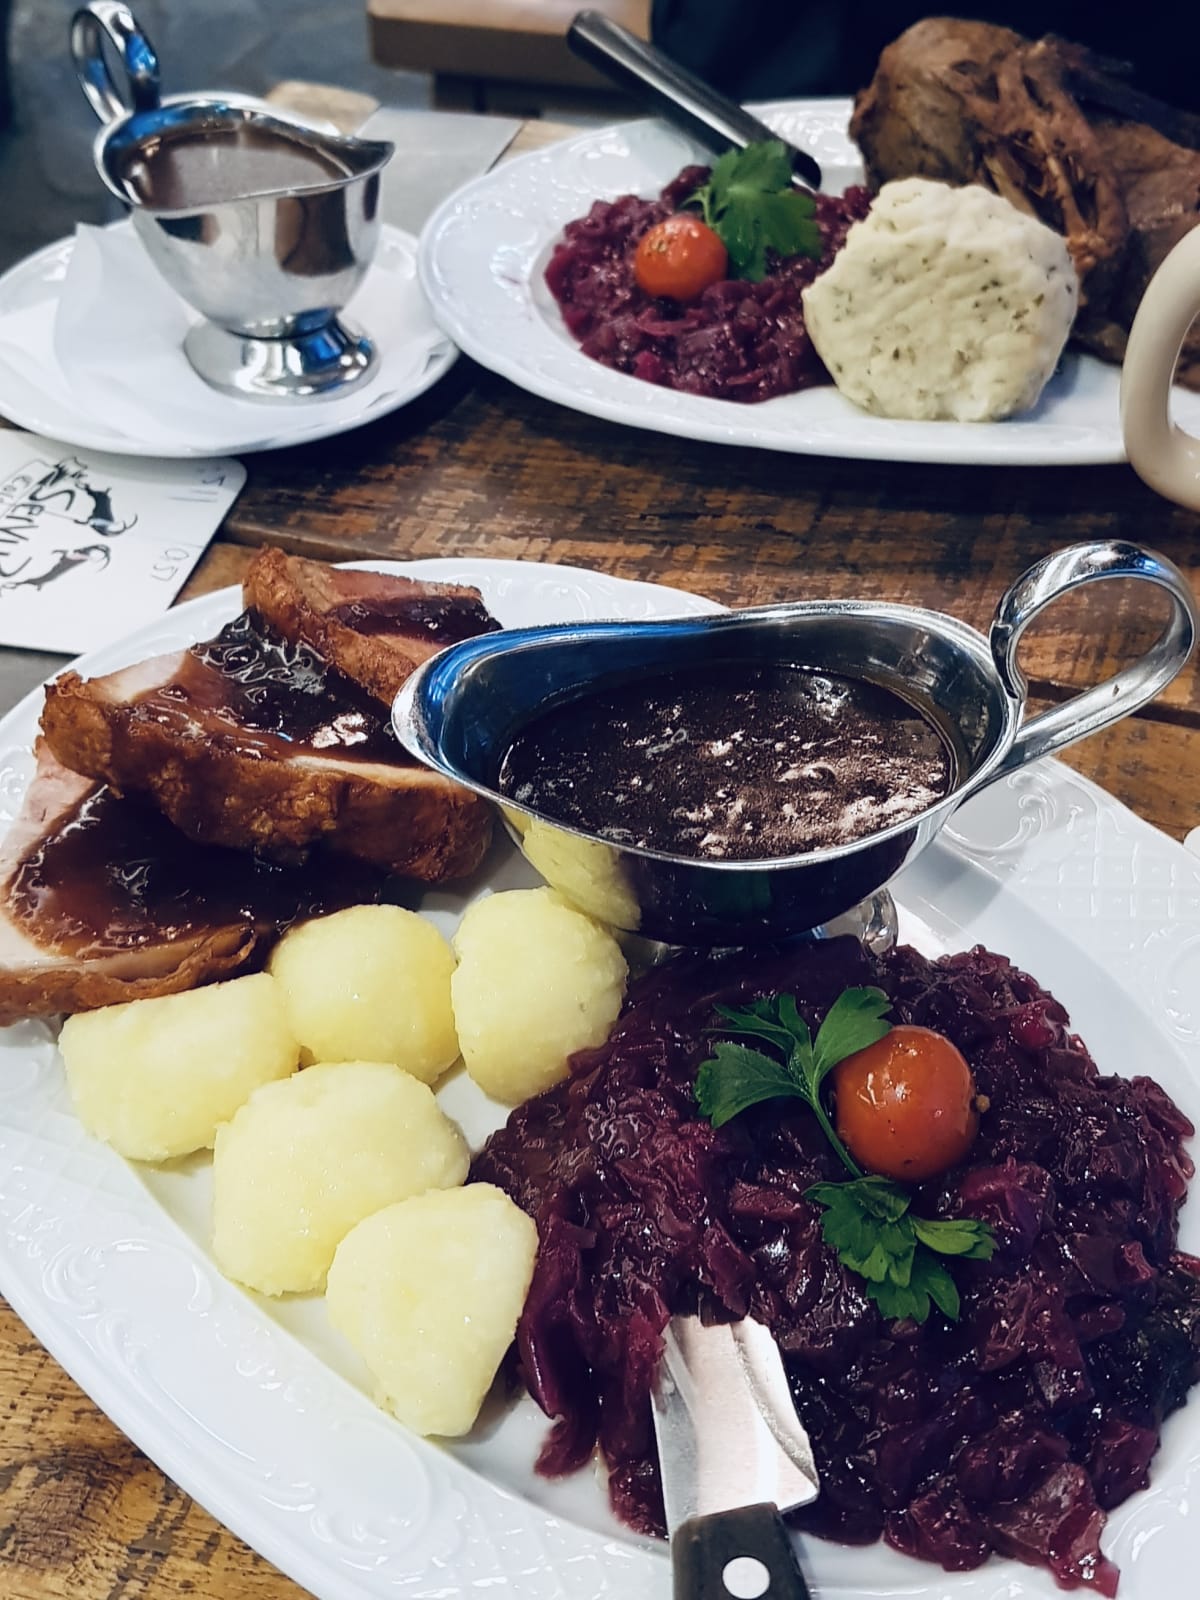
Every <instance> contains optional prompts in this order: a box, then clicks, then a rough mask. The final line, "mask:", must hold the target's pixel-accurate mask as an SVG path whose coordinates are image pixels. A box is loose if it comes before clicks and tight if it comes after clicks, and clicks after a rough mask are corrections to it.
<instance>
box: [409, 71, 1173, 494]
mask: <svg viewBox="0 0 1200 1600" xmlns="http://www.w3.org/2000/svg"><path fill="white" fill-rule="evenodd" d="M850 109H851V102H850V101H849V100H844V99H808V100H781V101H772V102H770V103H768V104H766V105H763V106H761V107H759V108H758V110H759V111H760V114H761V115H762V117H763V120H764V121H766V122H767V123H769V124H770V125H771V126H772V127H774V128H776V129H778V130H779V131H780V132H782V133H783V134H784V135H785V136H786V137H788V138H790V139H791V140H792V142H793V143H795V144H798V145H801V146H803V147H804V148H805V149H807V150H811V151H812V153H813V154H814V155H815V156H816V157H817V159H818V160H819V161H820V162H821V164H822V167H823V168H824V169H825V172H826V174H827V180H828V182H829V186H830V188H831V189H837V190H839V191H840V189H841V188H842V187H844V186H845V185H846V184H848V183H852V182H856V181H860V179H861V175H862V164H861V159H860V157H859V153H858V150H857V148H856V146H855V145H854V144H853V143H852V142H851V141H850V137H849V132H848V126H847V125H848V123H849V118H850ZM706 159H711V158H709V157H706V156H705V154H704V152H703V151H702V149H701V147H700V146H699V144H697V143H696V142H695V141H694V140H691V139H689V138H688V137H687V136H686V135H684V134H682V133H680V132H678V131H677V130H674V129H671V128H668V127H667V125H666V124H665V123H662V122H660V121H658V120H657V119H653V118H645V119H642V120H639V121H636V122H627V123H620V124H615V125H613V126H611V127H606V128H600V129H593V130H589V131H587V132H584V133H581V134H578V135H576V136H575V137H573V138H569V139H564V140H562V141H560V142H559V143H557V144H553V145H550V146H548V147H546V148H545V149H542V150H535V151H531V152H529V153H528V154H526V155H523V156H518V157H515V158H514V159H513V160H511V161H507V162H503V163H501V164H500V165H498V166H496V167H493V168H492V170H491V171H490V172H487V173H484V174H483V175H482V176H481V177H478V178H474V179H472V180H471V181H470V182H469V183H467V184H464V185H463V187H462V188H461V189H459V190H457V191H456V192H455V193H454V194H452V195H450V196H449V197H448V198H447V199H446V200H444V201H443V202H442V204H441V205H440V206H439V207H438V209H437V210H436V211H435V212H434V213H433V215H432V216H431V217H430V218H429V219H428V221H427V222H426V224H425V227H424V228H423V229H422V232H421V246H420V253H419V271H420V277H421V283H422V285H423V287H424V289H425V293H426V297H427V299H428V301H429V304H430V306H431V307H432V309H433V314H434V316H435V318H436V319H437V321H438V323H439V324H440V326H441V327H442V328H443V329H444V330H445V332H446V333H448V334H449V335H450V337H451V338H452V339H453V340H454V342H455V343H456V344H457V345H458V346H459V347H460V348H461V349H462V350H464V351H466V353H467V354H468V355H469V356H472V357H473V358H474V359H475V360H476V361H478V362H480V363H481V364H482V365H483V366H485V367H489V368H491V369H492V371H494V372H498V373H500V374H501V376H502V377H505V378H508V379H510V380H511V381H512V382H513V383H516V384H518V385H519V386H520V387H521V388H524V389H527V390H529V391H530V392H531V393H533V394H537V395H540V396H542V398H543V399H546V400H551V401H554V402H555V403H556V404H558V405H562V406H567V407H568V408H570V409H572V410H575V411H582V412H585V413H587V414H588V415H590V416H594V417H600V418H603V419H605V420H607V421H610V422H618V423H623V424H625V425H627V426H631V427H637V428H645V429H648V430H650V431H652V432H655V433H667V434H674V435H677V436H678V437H681V438H688V439H699V440H705V441H708V442H710V443H715V444H735V445H747V446H751V447H754V448H757V449H764V450H778V451H783V452H788V453H796V454H802V455H826V456H843V457H848V458H853V459H859V460H873V461H912V462H928V463H968V464H982V463H991V464H995V465H1000V466H1056V465H1061V466H1082V465H1098V464H1105V463H1112V462H1121V461H1124V460H1125V459H1126V456H1125V447H1124V443H1123V441H1122V437H1121V423H1120V415H1119V390H1120V372H1119V370H1118V369H1117V368H1115V367H1112V366H1109V365H1108V364H1107V363H1104V362H1101V361H1098V360H1096V358H1095V357H1093V356H1089V355H1082V354H1079V353H1078V352H1074V351H1069V352H1068V353H1067V354H1066V356H1065V357H1064V359H1063V362H1062V366H1061V369H1060V372H1059V373H1058V374H1057V375H1056V376H1055V378H1054V379H1053V380H1052V381H1051V384H1050V386H1049V388H1048V390H1047V392H1046V394H1045V395H1044V396H1043V398H1042V400H1041V401H1040V402H1039V404H1038V406H1037V408H1036V410H1035V411H1034V412H1033V413H1031V414H1029V415H1028V416H1025V417H1019V418H1014V419H1012V420H1010V421H1008V422H1002V423H955V422H908V421H900V420H895V419H887V418H883V417H872V416H869V415H868V414H867V413H866V412H863V411H860V410H859V409H858V408H857V407H856V406H853V405H852V404H851V403H850V402H849V401H847V400H845V399H843V398H842V396H841V395H839V394H838V393H837V391H836V390H834V389H833V388H832V386H823V387H819V388H814V389H808V390H805V391H803V392H802V393H800V394H794V395H782V396H779V397H778V398H776V399H774V400H768V401H764V402H762V403H761V404H758V405H739V404H737V403H736V402H734V401H727V400H711V399H708V398H706V397H704V396H700V395H684V394H679V393H677V392H675V391H672V390H669V389H662V388H658V387H656V386H655V385H653V384H649V383H644V382H642V381H641V380H640V379H638V378H633V377H629V376H627V375H626V374H624V373H618V372H613V371H611V370H609V369H608V368H606V367H602V366H601V365H600V364H599V363H598V362H595V361H592V360H591V359H589V357H587V356H585V355H584V354H583V353H582V351H581V350H580V349H579V348H578V346H577V345H576V344H575V342H574V340H573V339H572V338H571V337H570V335H569V334H567V332H566V330H565V329H564V328H563V325H562V322H561V318H560V317H559V316H558V313H557V309H556V308H555V306H554V304H553V301H552V299H551V297H550V295H549V293H548V291H546V290H545V289H544V286H543V285H542V284H541V282H540V270H539V269H540V265H541V263H542V262H543V260H544V259H545V257H546V255H547V254H548V252H549V248H550V245H551V243H552V242H553V240H554V239H555V238H556V237H557V235H558V233H559V231H560V230H561V228H562V226H563V224H564V223H565V222H567V221H569V220H570V219H571V218H573V217H578V216H582V215H584V214H585V213H586V211H587V210H588V207H589V206H590V205H591V203H592V201H593V200H594V199H596V198H608V199H611V198H614V197H615V196H616V195H618V194H622V193H628V192H630V191H633V192H636V193H639V194H647V193H652V192H653V191H654V189H655V188H658V187H661V186H662V185H663V184H664V183H666V182H667V181H668V180H669V179H670V178H673V177H674V176H675V174H676V173H677V172H678V171H679V170H680V168H681V167H683V166H684V165H686V164H687V163H688V162H691V161H696V160H706ZM1173 403H1174V406H1175V408H1176V409H1177V410H1178V412H1179V414H1180V420H1181V421H1183V422H1184V423H1185V425H1187V426H1189V427H1192V428H1193V430H1194V429H1195V427H1196V426H1197V425H1200V395H1198V394H1193V393H1190V392H1188V391H1186V390H1183V389H1180V388H1176V390H1175V398H1174V402H1173Z"/></svg>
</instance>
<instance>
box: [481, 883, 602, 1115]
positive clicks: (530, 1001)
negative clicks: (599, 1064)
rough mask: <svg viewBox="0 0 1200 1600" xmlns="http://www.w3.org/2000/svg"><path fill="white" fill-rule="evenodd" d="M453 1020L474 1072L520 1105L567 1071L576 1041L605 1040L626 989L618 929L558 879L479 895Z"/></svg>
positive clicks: (488, 1089)
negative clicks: (586, 908) (579, 907)
mask: <svg viewBox="0 0 1200 1600" xmlns="http://www.w3.org/2000/svg"><path fill="white" fill-rule="evenodd" d="M454 949H455V953H456V954H457V956H458V967H457V969H456V970H455V973H454V976H453V978H452V979H451V980H450V991H451V994H452V995H453V998H454V1020H455V1024H456V1026H457V1029H458V1039H459V1044H460V1045H461V1047H462V1053H463V1060H464V1061H465V1063H466V1067H467V1071H468V1072H469V1073H470V1074H471V1077H472V1078H473V1079H474V1080H475V1082H476V1083H477V1084H478V1085H479V1087H480V1088H481V1089H482V1090H483V1091H484V1093H485V1094H489V1095H491V1096H492V1097H493V1098H494V1099H496V1100H503V1101H506V1102H507V1103H508V1104H510V1105H515V1104H516V1103H517V1102H518V1101H521V1100H525V1099H528V1097H529V1096H530V1095H534V1094H540V1093H541V1091H542V1090H543V1089H548V1088H549V1087H550V1085H551V1084H553V1083H557V1082H558V1081H559V1079H560V1078H563V1077H565V1076H566V1072H567V1058H568V1057H569V1056H570V1055H572V1054H573V1053H574V1052H575V1051H576V1050H583V1049H585V1048H587V1047H588V1046H590V1045H598V1044H602V1043H603V1042H604V1040H605V1039H606V1038H607V1037H608V1034H609V1030H610V1029H611V1028H612V1025H613V1023H614V1022H615V1021H616V1020H617V1015H618V1013H619V1012H620V1009H621V1000H622V997H623V995H624V992H625V978H626V970H627V969H626V966H625V957H624V956H623V955H622V954H621V948H620V946H619V945H618V944H617V941H616V940H615V939H614V938H613V936H612V934H611V933H609V932H608V930H607V929H606V928H602V927H601V926H600V924H599V923H598V922H593V921H592V919H591V918H590V917H587V916H585V915H584V914H583V912H582V911H576V910H575V909H574V908H573V907H572V906H569V905H567V903H566V902H565V901H564V900H563V899H562V898H561V897H560V896H559V895H558V894H556V893H555V891H554V890H553V889H510V890H507V891H505V892H503V893H501V894H493V895H489V896H488V897H487V899H485V900H479V901H476V903H475V904H474V905H473V906H471V907H470V908H469V910H468V911H467V914H466V915H465V916H464V917H463V919H462V922H461V923H460V924H459V928H458V932H457V933H456V934H455V936H454Z"/></svg>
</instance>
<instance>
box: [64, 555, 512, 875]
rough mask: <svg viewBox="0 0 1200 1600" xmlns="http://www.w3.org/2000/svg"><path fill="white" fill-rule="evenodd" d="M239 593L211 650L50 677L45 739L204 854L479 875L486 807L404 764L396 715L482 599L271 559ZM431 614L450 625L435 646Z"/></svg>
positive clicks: (475, 619)
mask: <svg viewBox="0 0 1200 1600" xmlns="http://www.w3.org/2000/svg"><path fill="white" fill-rule="evenodd" d="M349 579H353V580H354V581H353V582H350V583H343V580H349ZM246 599H247V601H248V603H249V604H250V605H251V606H253V607H254V609H251V610H248V611H246V612H245V613H244V614H243V615H242V616H240V617H239V618H237V620H236V621H234V622H231V623H230V624H229V625H228V626H227V627H226V628H223V629H222V631H221V632H220V633H219V634H218V635H217V637H216V638H215V639H212V640H209V641H207V642H206V643H203V644H197V645H194V646H192V647H191V648H190V649H187V650H180V651H175V652H173V653H171V654H169V655H163V656H157V657H155V658H153V659H152V660H149V661H144V662H141V663H139V664H138V665H137V666H133V667H128V668H126V669H124V670H123V671H120V672H114V673H109V674H108V675H107V676H105V677H101V678H92V679H87V680H85V679H83V678H81V677H80V676H79V675H78V674H77V673H73V672H68V673H64V674H63V676H62V677H60V678H59V679H58V680H57V681H56V682H55V683H53V684H51V685H50V687H49V688H48V690H47V692H46V706H45V711H44V713H43V716H42V728H43V731H44V733H45V736H46V739H47V741H48V743H49V745H50V747H51V749H52V750H53V751H54V753H55V755H56V756H57V757H58V759H59V760H60V761H61V762H63V764H64V765H66V766H67V767H69V768H71V770H72V771H75V772H80V773H83V774H85V775H86V776H88V777H89V778H93V779H95V780H97V781H100V782H103V783H106V784H108V785H110V786H111V787H112V788H113V789H114V790H116V791H117V792H119V793H121V794H136V795H144V796H147V797H149V798H150V799H152V800H153V801H154V803H155V804H156V805H157V806H159V807H160V809H161V810H162V811H163V813H164V814H165V815H166V816H167V817H168V818H169V819H170V820H171V822H173V823H174V824H175V826H176V827H177V828H179V829H181V830H182V831H183V832H184V833H185V834H187V835H188V837H189V838H192V839H195V840H198V841H201V842H203V843H206V844H216V845H223V846H228V847H232V848H240V849H248V850H254V851H256V852H259V853H261V854H265V855H268V856H271V857H274V858H276V859H284V860H287V859H296V858H298V857H301V856H303V855H304V854H305V853H306V852H307V851H308V850H310V849H312V848H313V847H314V846H316V845H322V846H325V847H327V848H328V849H329V850H331V851H333V852H335V853H337V854H340V855H345V856H350V857H353V858H355V859H357V860H360V861H365V862H369V863H370V864H372V865H374V866H378V867H382V868H384V869H385V870H386V871H388V872H394V873H399V874H402V875H404V876H406V877H411V878H417V879H420V880H422V881H424V882H429V883H436V882H440V881H442V880H443V879H447V878H459V877H463V876H465V875H467V874H469V873H470V872H472V871H473V870H474V869H475V867H477V866H478V865H479V863H480V861H481V860H482V858H483V855H484V853H485V851H486V849H487V846H488V842H489V839H490V836H491V812H490V809H489V808H488V806H487V805H486V803H485V802H484V801H482V800H480V799H479V798H478V797H477V796H476V795H473V794H471V793H470V792H469V791H467V790H465V789H462V788H460V787H458V786H457V785H456V784H452V783H450V782H448V781H447V780H446V779H444V778H442V777H440V776H439V775H438V774H436V773H433V772H430V771H428V770H427V769H426V768H424V767H422V766H419V765H418V764H416V763H414V762H412V761H411V760H409V758H408V757H407V756H406V755H405V754H404V752H403V751H402V750H401V748H400V746H399V744H398V743H397V742H396V739H395V736H394V735H393V733H392V731H391V724H390V718H389V708H390V702H391V698H392V695H393V694H394V692H395V689H396V688H398V687H399V684H400V683H401V682H402V681H403V679H404V677H405V676H407V674H408V672H410V671H411V670H412V668H413V667H414V666H415V665H416V663H417V662H418V661H419V660H422V659H424V658H425V657H426V656H428V655H429V654H431V653H432V652H433V651H434V650H436V649H438V648H440V647H441V645H442V644H443V643H445V642H448V638H449V636H450V635H451V634H453V635H454V636H455V637H466V636H469V635H470V634H472V633H478V632H482V631H484V630H485V629H490V628H494V627H495V626H496V624H495V623H494V622H493V620H492V619H491V617H489V616H488V614H487V612H486V610H485V609H484V608H483V604H482V601H481V600H480V597H479V595H478V594H477V593H476V591H474V590H461V589H460V590H456V589H452V588H451V587H450V586H444V585H438V586H436V588H435V589H434V590H433V591H432V592H431V593H426V586H424V585H414V584H413V583H412V582H411V581H409V580H406V579H398V578H390V577H384V576H381V575H379V574H375V573H344V572H339V571H337V570H336V569H333V568H328V567H322V566H321V565H320V564H319V563H315V562H295V561H290V560H289V559H288V558H286V557H278V556H276V555H275V554H273V553H271V554H268V555H265V556H263V557H260V558H259V559H258V560H257V561H256V562H255V564H254V565H253V566H252V567H251V569H250V575H249V577H248V579H247V585H246ZM260 603H261V610H260V609H259V605H260ZM439 608H440V611H439ZM435 611H436V612H439V614H442V615H444V616H445V617H446V618H451V617H452V618H453V621H452V623H451V622H450V621H447V622H446V623H445V626H444V628H443V632H442V634H441V635H439V634H438V633H437V631H436V630H434V631H431V629H430V625H429V617H430V616H431V615H432V614H433V613H434V612H435ZM414 612H415V613H416V619H415V620H414ZM268 619H269V620H268ZM326 652H328V654H327V653H326ZM334 661H336V662H337V663H338V665H334V664H333V663H334ZM351 674H353V675H351Z"/></svg>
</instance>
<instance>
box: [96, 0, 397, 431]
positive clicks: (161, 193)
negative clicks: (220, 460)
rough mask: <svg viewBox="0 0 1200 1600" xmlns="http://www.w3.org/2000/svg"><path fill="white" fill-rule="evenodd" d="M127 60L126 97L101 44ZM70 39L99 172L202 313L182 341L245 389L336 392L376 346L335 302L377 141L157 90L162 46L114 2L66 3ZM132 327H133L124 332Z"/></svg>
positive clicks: (367, 229) (378, 158)
mask: <svg viewBox="0 0 1200 1600" xmlns="http://www.w3.org/2000/svg"><path fill="white" fill-rule="evenodd" d="M106 39H107V40H108V42H109V44H110V45H111V47H112V48H113V49H114V50H115V51H116V53H117V54H118V56H119V58H120V60H121V63H122V65H123V67H124V70H125V75H126V85H125V89H124V96H123V95H122V93H121V91H119V90H118V88H117V86H116V84H114V82H113V79H112V76H111V74H110V73H109V70H108V65H107V63H106V61H105V58H104V42H105V40H106ZM71 51H72V54H73V56H74V59H75V67H76V71H77V72H78V75H79V80H80V84H81V86H82V88H83V92H84V94H85V95H86V96H87V99H88V103H89V104H90V105H91V107H92V109H93V110H94V111H95V113H96V115H97V117H99V119H100V121H101V123H102V124H103V126H102V128H101V130H100V132H99V133H98V134H97V135H96V141H95V145H94V147H93V156H94V159H95V164H96V170H97V172H98V173H99V175H100V177H101V178H102V179H103V181H104V183H105V184H106V185H107V186H108V188H109V189H110V190H111V191H112V193H113V194H115V195H116V196H117V198H118V199H119V200H121V201H123V202H124V204H125V205H127V206H128V207H129V208H130V213H131V216H132V220H133V226H134V228H135V229H136V231H137V233H138V236H139V238H140V239H141V240H142V242H143V244H144V245H145V247H146V250H147V252H148V254H149V256H150V258H151V260H152V261H153V262H154V264H155V266H156V267H157V268H158V270H159V272H161V274H162V275H163V277H164V278H165V279H166V280H167V282H168V283H169V284H170V285H171V287H172V288H173V289H174V290H175V292H176V293H177V294H178V295H180V296H181V298H182V299H184V300H186V301H187V302H188V304H189V305H191V306H194V307H195V309H196V310H197V311H199V312H200V313H201V315H202V316H203V317H204V319H205V320H204V321H203V322H199V323H197V324H196V325H195V326H194V327H193V328H192V329H191V330H190V331H189V332H188V334H187V337H186V339H185V341H184V350H185V351H186V354H187V357H188V360H189V361H190V362H191V364H192V366H193V367H194V368H195V370H196V371H197V372H198V373H199V374H200V376H201V377H202V378H204V380H205V381H206V382H207V383H209V384H211V385H212V386H213V387H214V388H215V389H219V390H221V391H222V392H223V393H227V394H232V395H236V396H238V397H239V398H241V399H243V400H264V401H271V400H275V401H279V400H282V401H296V400H302V399H306V398H311V399H317V398H320V397H334V396H336V395H338V394H340V393H343V392H344V391H345V388H346V386H347V385H349V384H356V383H361V382H362V381H363V380H364V379H365V378H366V377H367V375H368V374H369V373H370V372H371V371H372V370H373V369H374V367H375V364H376V360H377V356H376V351H375V349H374V347H373V346H372V344H371V342H370V340H369V339H368V338H367V337H366V336H365V335H364V334H362V333H360V332H359V331H358V330H356V329H355V328H353V327H351V326H350V325H349V324H347V323H346V322H344V321H342V320H341V319H340V318H339V316H338V313H339V312H340V311H341V309H342V307H343V306H344V305H345V304H346V302H347V301H348V300H349V299H350V297H351V296H352V295H353V294H354V292H355V290H356V289H357V288H358V287H359V285H360V283H361V282H362V280H363V277H364V276H365V274H366V271H367V268H368V267H369V266H370V264H371V260H372V258H373V256H374V254H375V249H376V246H377V244H378V241H379V233H380V217H379V181H380V178H379V175H380V172H381V171H382V169H383V167H384V166H385V165H386V163H387V162H388V161H389V159H390V158H391V156H392V153H393V148H394V147H393V146H392V145H391V144H389V143H387V142H386V141H384V140H374V139H354V138H349V137H346V136H343V135H341V134H338V133H334V132H332V131H329V130H327V129H321V128H315V127H312V126H310V125H309V124H307V123H305V122H302V121H299V120H297V119H294V118H291V117H287V116H285V115H281V114H280V113H279V112H277V111H274V110H272V109H271V108H269V107H267V106H265V105H263V104H262V103H261V102H259V101H256V100H251V99H247V98H245V97H244V96H240V95H213V94H203V95H174V96H168V97H167V98H165V99H160V97H159V76H158V57H157V55H156V54H155V51H154V47H153V45H152V44H151V42H150V40H149V39H148V38H147V37H146V35H145V33H144V32H143V31H142V29H141V28H140V27H139V25H138V22H137V19H136V18H135V17H134V16H133V14H132V13H131V12H130V11H129V10H128V9H127V7H126V6H124V5H123V4H121V3H120V0H90V4H88V5H87V6H85V7H83V9H81V10H80V11H77V12H76V13H75V16H74V19H73V21H72V24H71ZM133 336H134V332H133V331H131V337H133Z"/></svg>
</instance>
